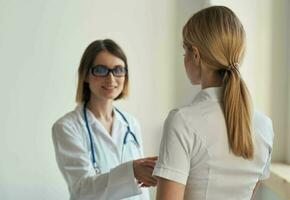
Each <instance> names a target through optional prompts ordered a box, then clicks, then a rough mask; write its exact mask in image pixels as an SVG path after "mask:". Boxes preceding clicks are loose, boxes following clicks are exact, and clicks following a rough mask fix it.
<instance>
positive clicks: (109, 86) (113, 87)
mask: <svg viewBox="0 0 290 200" xmlns="http://www.w3.org/2000/svg"><path fill="white" fill-rule="evenodd" d="M102 88H103V89H105V90H113V89H115V88H117V86H113V85H108V86H102Z"/></svg>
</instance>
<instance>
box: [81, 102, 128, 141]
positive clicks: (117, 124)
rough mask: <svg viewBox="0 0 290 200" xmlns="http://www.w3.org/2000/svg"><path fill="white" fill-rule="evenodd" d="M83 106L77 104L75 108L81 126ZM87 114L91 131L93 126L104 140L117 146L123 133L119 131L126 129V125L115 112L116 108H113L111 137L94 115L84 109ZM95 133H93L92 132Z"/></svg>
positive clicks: (83, 119) (83, 120)
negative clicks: (78, 114) (79, 117)
mask: <svg viewBox="0 0 290 200" xmlns="http://www.w3.org/2000/svg"><path fill="white" fill-rule="evenodd" d="M83 109H84V104H79V105H77V107H76V108H75V110H76V111H77V112H79V113H80V115H81V119H82V122H83V124H84V125H85V118H84V110H83ZM86 112H87V118H88V124H89V126H90V128H91V129H92V128H93V127H94V126H96V128H97V129H98V132H100V134H102V136H104V137H105V138H107V139H108V140H109V141H110V142H112V143H113V144H114V145H115V146H118V143H119V142H120V141H119V140H120V138H122V136H123V133H121V132H120V131H118V129H119V130H121V129H122V128H123V127H127V123H126V122H125V121H124V119H123V118H122V117H121V115H120V114H119V113H118V112H117V111H116V108H115V107H114V109H113V112H114V120H113V124H112V135H110V133H109V132H108V131H107V129H106V128H105V127H104V125H103V124H102V123H101V122H100V120H98V119H97V118H96V117H95V115H94V114H93V113H92V112H91V111H90V110H89V109H88V108H86ZM93 132H95V131H93ZM93 135H95V134H93Z"/></svg>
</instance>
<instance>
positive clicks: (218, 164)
mask: <svg viewBox="0 0 290 200" xmlns="http://www.w3.org/2000/svg"><path fill="white" fill-rule="evenodd" d="M245 39H246V36H245V31H244V28H243V26H242V24H241V22H240V20H239V19H238V17H237V16H236V15H235V14H234V12H233V11H231V10H230V9H229V8H227V7H224V6H212V7H209V8H205V9H203V10H201V11H199V12H197V13H196V14H194V15H193V16H192V17H191V18H190V19H189V20H188V21H187V23H186V24H185V25H184V28H183V47H184V51H185V54H184V65H185V70H186V73H187V77H188V78H189V80H190V82H191V83H192V84H201V88H202V90H201V91H200V92H199V93H198V94H197V96H196V97H195V98H194V100H193V102H192V103H190V104H189V105H186V106H183V107H181V108H177V109H174V110H173V111H172V112H170V114H169V115H168V118H167V120H166V122H165V124H164V131H163V138H162V142H161V147H160V153H159V159H158V162H157V163H156V167H155V170H154V173H153V174H154V175H156V176H157V177H159V180H158V188H157V199H158V200H181V199H185V200H232V199H236V200H250V199H251V197H252V196H253V191H254V189H255V188H256V185H257V184H258V183H259V181H260V180H263V179H265V178H267V177H268V176H269V166H270V161H271V152H272V144H273V128H272V122H271V119H269V118H268V117H267V116H265V115H264V114H262V113H259V112H257V111H254V110H253V109H252V105H251V97H250V94H249V92H248V89H247V86H246V84H245V82H244V80H243V78H242V76H241V74H240V65H241V63H242V59H243V55H244V51H245V46H246V45H245V44H246V40H245Z"/></svg>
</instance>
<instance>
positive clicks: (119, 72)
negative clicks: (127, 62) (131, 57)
mask: <svg viewBox="0 0 290 200" xmlns="http://www.w3.org/2000/svg"><path fill="white" fill-rule="evenodd" d="M113 72H114V74H116V75H125V74H126V68H125V67H121V66H117V67H115V68H114V69H113Z"/></svg>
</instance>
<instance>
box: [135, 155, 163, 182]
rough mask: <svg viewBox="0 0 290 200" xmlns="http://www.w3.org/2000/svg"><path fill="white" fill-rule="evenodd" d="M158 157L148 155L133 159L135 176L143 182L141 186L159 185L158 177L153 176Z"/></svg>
mask: <svg viewBox="0 0 290 200" xmlns="http://www.w3.org/2000/svg"><path fill="white" fill-rule="evenodd" d="M156 161H157V157H148V158H143V159H139V160H134V161H133V170H134V176H135V178H136V179H137V180H138V183H141V187H150V186H156V185H157V179H156V178H155V177H153V176H152V172H153V170H154V167H155V164H156Z"/></svg>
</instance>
